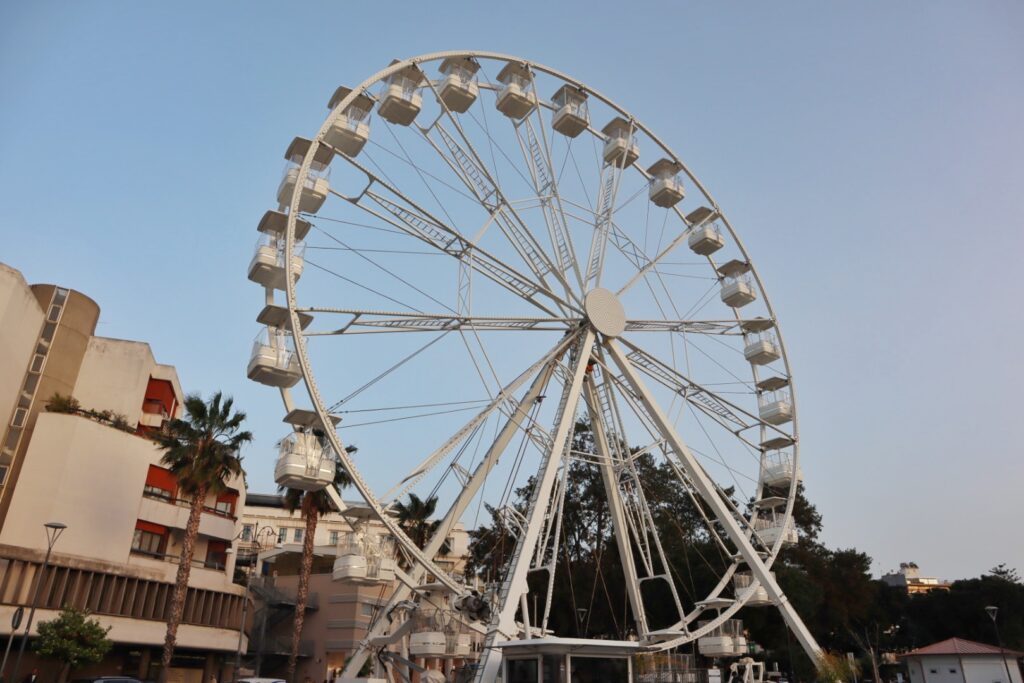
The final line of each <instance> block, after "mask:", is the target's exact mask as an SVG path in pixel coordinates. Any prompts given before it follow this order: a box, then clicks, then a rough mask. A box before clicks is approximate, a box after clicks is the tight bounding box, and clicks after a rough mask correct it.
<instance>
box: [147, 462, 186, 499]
mask: <svg viewBox="0 0 1024 683" xmlns="http://www.w3.org/2000/svg"><path fill="white" fill-rule="evenodd" d="M146 486H153V487H155V488H158V489H160V490H162V491H167V493H169V494H172V495H173V494H174V491H175V489H177V488H178V479H177V478H176V477H175V476H174V474H173V473H172V472H171V471H170V470H165V469H164V468H163V467H157V466H156V465H150V466H149V472H148V473H147V474H146Z"/></svg>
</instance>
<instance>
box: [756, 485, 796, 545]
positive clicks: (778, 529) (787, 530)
mask: <svg viewBox="0 0 1024 683" xmlns="http://www.w3.org/2000/svg"><path fill="white" fill-rule="evenodd" d="M786 502H787V499H786V498H783V497H781V496H769V497H767V498H762V499H760V500H757V501H755V502H754V519H753V526H754V531H755V532H757V535H758V537H759V538H760V539H761V540H762V541H763V542H764V544H765V545H767V546H768V547H772V546H774V545H775V543H776V542H777V541H778V540H779V539H780V538H781V539H782V543H783V545H793V544H795V543H796V542H797V541H798V540H799V536H798V534H797V531H796V527H795V526H794V525H793V520H792V519H790V520H789V521H788V522H787V521H786V514H785V510H786Z"/></svg>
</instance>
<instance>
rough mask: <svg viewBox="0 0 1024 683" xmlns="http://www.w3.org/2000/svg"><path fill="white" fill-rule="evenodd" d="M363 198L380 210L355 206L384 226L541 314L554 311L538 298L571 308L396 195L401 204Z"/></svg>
mask: <svg viewBox="0 0 1024 683" xmlns="http://www.w3.org/2000/svg"><path fill="white" fill-rule="evenodd" d="M364 195H365V196H366V197H367V198H368V199H369V200H370V201H372V202H374V203H375V204H377V206H378V207H380V209H381V210H377V209H374V208H373V207H370V206H367V205H365V204H363V203H358V204H357V206H359V207H360V208H362V209H363V210H364V211H366V212H367V213H369V214H371V215H373V216H376V217H377V218H379V219H380V220H382V221H384V222H385V223H387V224H389V225H391V226H393V227H395V228H398V229H399V230H401V231H402V232H404V233H405V234H408V235H410V236H412V237H415V238H416V239H419V240H421V241H423V242H425V243H426V244H429V245H430V246H432V247H434V248H436V249H437V250H439V251H440V252H442V253H444V254H447V255H449V256H451V257H453V258H456V259H459V260H460V261H467V262H468V263H469V265H470V267H471V268H472V269H473V271H474V272H476V273H479V274H480V275H482V276H484V277H486V278H487V279H489V280H491V281H492V282H494V283H495V284H497V285H499V286H500V287H502V288H503V289H505V290H507V291H509V292H511V293H513V294H515V295H516V296H518V297H519V298H521V299H523V300H524V301H527V302H529V303H531V304H532V305H534V306H536V307H537V308H539V309H541V310H542V311H544V312H545V313H547V314H549V315H552V316H556V315H557V314H556V313H555V312H554V310H553V309H552V308H551V307H549V304H545V303H544V302H543V301H542V300H541V298H540V297H544V298H546V299H547V300H548V301H550V302H552V303H554V304H555V306H556V307H558V308H562V309H563V310H564V309H565V308H570V309H571V308H572V307H571V306H569V305H568V304H567V303H566V302H565V301H564V300H563V299H562V298H561V297H559V296H558V295H556V294H555V293H553V292H552V291H551V290H550V289H548V288H547V286H545V285H542V284H539V283H537V282H536V281H535V280H532V279H531V278H529V277H528V276H526V275H524V274H522V273H520V272H518V271H517V270H515V269H514V268H512V267H510V266H508V265H506V264H505V263H504V262H503V261H502V260H500V259H498V258H497V257H495V256H492V255H491V254H489V253H488V252H487V251H486V250H484V249H482V248H480V247H477V246H474V245H472V244H471V243H470V242H469V241H467V240H466V239H465V238H464V237H462V235H461V234H460V233H459V232H458V231H457V230H455V229H454V228H452V227H450V226H448V225H447V224H445V223H444V222H442V221H439V220H438V219H437V218H435V217H433V216H430V214H427V213H425V212H423V211H422V210H421V209H419V208H418V207H416V206H415V205H414V204H412V203H411V202H409V201H408V200H407V199H405V198H404V196H403V195H400V193H397V191H396V195H398V196H401V197H402V198H403V200H404V202H405V203H404V205H403V204H400V203H397V202H395V201H392V200H391V199H388V198H387V197H384V196H382V195H379V194H377V193H375V192H373V191H371V190H367V191H366V192H365V193H364Z"/></svg>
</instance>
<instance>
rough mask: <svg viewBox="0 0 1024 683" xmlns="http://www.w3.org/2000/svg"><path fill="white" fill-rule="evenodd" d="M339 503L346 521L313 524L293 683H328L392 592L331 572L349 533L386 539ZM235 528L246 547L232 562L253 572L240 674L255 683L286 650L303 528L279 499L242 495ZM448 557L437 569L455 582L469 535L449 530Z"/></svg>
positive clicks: (363, 510) (356, 509) (373, 523)
mask: <svg viewBox="0 0 1024 683" xmlns="http://www.w3.org/2000/svg"><path fill="white" fill-rule="evenodd" d="M346 504H347V505H348V510H346V513H345V514H341V513H338V512H333V511H332V512H328V513H326V514H324V515H323V516H322V517H321V518H320V520H319V521H318V523H317V530H316V536H315V538H314V559H313V569H312V575H311V576H310V596H309V602H308V604H307V608H306V617H305V625H304V627H303V633H302V642H301V643H300V647H299V656H300V659H299V664H298V672H297V680H305V679H306V678H307V677H308V678H310V679H312V680H314V681H323V680H333V679H334V678H335V677H336V675H337V674H338V673H339V672H340V670H341V669H342V668H343V667H344V665H345V661H346V660H347V658H348V657H349V656H350V655H351V654H352V652H353V651H354V650H355V649H356V647H357V646H358V644H359V642H360V641H361V640H362V639H363V638H364V637H365V636H366V634H367V632H368V630H369V628H370V626H371V624H372V623H373V622H374V620H375V619H378V618H381V616H382V615H381V613H380V608H381V607H382V606H383V605H384V604H385V603H386V602H387V600H388V598H389V597H390V595H391V592H392V591H393V590H394V588H395V584H394V582H393V581H391V580H390V579H388V580H374V579H372V578H365V579H360V580H353V579H350V578H346V577H345V574H346V572H345V571H344V570H338V568H337V565H336V562H337V561H338V558H339V557H341V556H343V555H344V553H346V552H347V551H346V548H348V547H350V543H351V538H350V536H349V535H350V534H352V532H353V530H358V534H359V536H360V537H363V538H381V537H383V538H386V537H387V530H386V529H385V528H384V525H382V524H381V523H380V522H379V521H377V520H376V519H375V518H373V517H372V514H371V513H370V511H369V508H367V506H366V504H365V503H363V502H361V501H358V502H357V501H346ZM241 524H242V532H241V538H242V539H247V543H248V545H246V541H243V542H242V544H241V545H240V547H239V558H238V560H239V563H240V565H241V564H247V566H248V567H249V569H250V570H251V572H252V583H251V588H252V595H253V597H254V599H255V600H256V613H255V617H254V621H253V625H252V631H251V638H250V642H249V650H248V653H247V656H246V667H245V668H246V669H248V670H250V671H251V672H252V673H254V674H258V675H261V676H281V675H283V674H284V673H285V665H286V661H287V656H288V652H289V650H290V647H291V627H292V620H293V618H294V613H295V598H294V596H295V592H296V590H297V588H298V574H299V568H300V563H301V556H302V541H303V534H304V533H305V522H304V521H303V519H302V517H301V515H299V514H298V513H289V512H288V511H287V510H285V509H284V504H283V498H282V496H280V495H272V494H260V493H248V494H247V495H246V504H245V508H244V509H243V511H242V514H241ZM447 550H448V552H447V553H446V554H445V555H443V556H441V557H438V558H437V564H438V565H439V566H440V567H441V568H443V569H444V570H445V571H447V572H448V573H449V574H452V575H456V576H458V575H461V574H462V572H463V571H464V569H465V562H466V557H467V555H468V552H469V534H468V533H467V532H466V530H465V528H464V527H463V526H462V525H461V524H459V525H458V526H456V527H455V528H454V529H453V530H452V533H451V536H450V538H449V542H448V548H447ZM250 559H251V561H249V560H250ZM432 580H433V577H427V581H428V582H429V581H432ZM460 663H461V660H460ZM435 666H439V665H438V664H436V663H435Z"/></svg>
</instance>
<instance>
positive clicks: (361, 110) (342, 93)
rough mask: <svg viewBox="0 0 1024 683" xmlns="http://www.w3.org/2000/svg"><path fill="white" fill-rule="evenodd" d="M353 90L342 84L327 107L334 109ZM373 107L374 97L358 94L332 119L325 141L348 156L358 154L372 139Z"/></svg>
mask: <svg viewBox="0 0 1024 683" xmlns="http://www.w3.org/2000/svg"><path fill="white" fill-rule="evenodd" d="M351 92H352V88H346V87H345V86H341V87H340V88H338V89H337V90H335V91H334V95H333V96H331V99H330V101H329V102H328V103H327V108H328V109H332V110H333V109H334V108H335V107H336V106H337V105H338V103H339V102H341V101H342V100H343V99H345V98H346V97H348V95H349V93H351ZM372 109H373V98H371V97H370V96H369V95H367V94H366V93H360V94H359V95H357V96H356V98H355V100H353V102H352V103H351V104H350V105H348V106H347V107H345V110H344V111H343V112H341V113H340V114H338V116H337V117H336V118H335V119H334V120H333V121H331V127H330V128H328V129H327V132H326V133H324V142H326V143H327V144H328V145H330V146H331V147H333V148H334V149H336V150H337V151H339V152H341V153H342V154H344V155H346V156H350V157H354V156H356V155H358V154H359V152H361V151H362V149H363V145H365V144H366V141H367V140H369V139H370V111H371V110H372Z"/></svg>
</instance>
